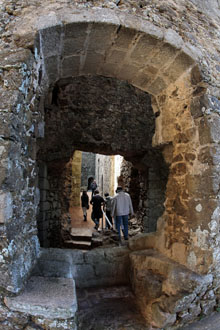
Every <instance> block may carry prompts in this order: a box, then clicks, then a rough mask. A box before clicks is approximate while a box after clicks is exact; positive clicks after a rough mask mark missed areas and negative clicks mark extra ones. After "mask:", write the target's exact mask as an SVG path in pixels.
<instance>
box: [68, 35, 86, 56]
mask: <svg viewBox="0 0 220 330" xmlns="http://www.w3.org/2000/svg"><path fill="white" fill-rule="evenodd" d="M85 38H86V35H84V36H82V37H77V38H74V39H72V38H71V39H70V38H68V39H64V45H63V56H64V57H67V56H71V55H80V54H83V52H84V43H85Z"/></svg>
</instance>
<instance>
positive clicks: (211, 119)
mask: <svg viewBox="0 0 220 330" xmlns="http://www.w3.org/2000/svg"><path fill="white" fill-rule="evenodd" d="M219 124H220V118H219V115H217V114H212V115H210V116H208V117H204V118H202V119H201V120H200V121H199V124H198V128H199V142H200V143H201V144H202V145H203V144H208V143H218V142H219V140H220V132H219V129H218V128H219Z"/></svg>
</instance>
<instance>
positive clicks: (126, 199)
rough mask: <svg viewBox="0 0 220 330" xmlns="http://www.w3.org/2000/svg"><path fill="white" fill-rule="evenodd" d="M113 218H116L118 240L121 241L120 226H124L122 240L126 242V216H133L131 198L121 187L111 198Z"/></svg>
mask: <svg viewBox="0 0 220 330" xmlns="http://www.w3.org/2000/svg"><path fill="white" fill-rule="evenodd" d="M111 214H112V216H113V217H116V229H117V232H118V236H119V240H121V224H122V223H123V226H124V231H123V234H124V239H125V240H128V216H129V214H131V215H133V214H134V210H133V205H132V201H131V197H130V195H129V194H128V193H126V192H124V191H123V189H122V187H118V188H117V194H116V196H114V197H113V198H112V211H111Z"/></svg>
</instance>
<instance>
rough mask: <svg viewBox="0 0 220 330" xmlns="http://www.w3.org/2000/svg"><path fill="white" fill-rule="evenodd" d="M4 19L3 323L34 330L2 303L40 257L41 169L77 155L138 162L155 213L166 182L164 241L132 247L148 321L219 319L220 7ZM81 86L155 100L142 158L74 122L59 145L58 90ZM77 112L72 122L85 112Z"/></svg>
mask: <svg viewBox="0 0 220 330" xmlns="http://www.w3.org/2000/svg"><path fill="white" fill-rule="evenodd" d="M0 9H1V11H0V12H1V13H0V17H1V18H0V20H1V27H0V34H1V41H0V45H1V52H0V90H1V123H0V184H1V191H0V206H1V208H0V236H1V240H0V242H1V244H0V248H1V254H0V286H1V322H2V324H4V325H7V326H8V328H9V329H15V328H17V329H19V326H20V325H19V322H21V323H20V324H22V327H25V324H28V321H27V320H28V317H27V316H25V315H24V314H19V317H18V318H17V314H16V313H15V314H13V313H12V312H11V311H10V310H9V309H8V308H7V307H6V306H5V304H4V297H5V296H8V295H10V294H12V295H13V294H18V293H19V292H20V290H22V289H23V287H24V286H25V283H26V280H27V279H28V277H29V276H30V273H31V270H32V269H33V267H34V265H35V263H36V261H37V258H38V256H39V252H40V246H39V239H38V231H37V215H38V214H39V202H40V194H41V195H42V190H43V191H47V192H48V193H50V186H49V184H48V181H47V180H44V181H43V182H41V181H40V180H38V177H39V163H40V164H41V165H42V162H43V168H44V169H45V173H46V169H47V167H48V166H49V162H51V161H53V162H55V161H56V162H63V163H67V162H68V160H69V159H70V157H71V155H72V153H73V151H74V150H76V149H79V150H82V151H91V150H94V151H95V152H99V153H105V151H106V150H107V151H106V152H107V153H108V154H112V155H113V154H116V153H117V152H119V153H120V154H122V155H123V154H124V155H125V158H126V155H128V160H131V161H133V162H135V161H136V163H137V164H138V165H137V166H138V168H139V169H140V170H141V171H143V173H145V182H144V183H143V184H145V185H146V187H148V183H149V182H153V184H151V185H150V187H151V188H150V190H149V191H148V193H147V194H146V199H145V200H144V201H143V203H145V206H146V207H148V208H152V207H155V200H154V199H153V201H154V202H153V203H152V202H151V200H152V195H153V196H154V195H155V190H156V188H157V186H158V185H160V182H161V180H162V182H163V184H164V182H165V181H166V187H165V188H166V189H165V192H164V196H165V198H164V205H163V206H164V209H162V211H163V212H162V214H160V217H159V219H158V220H157V230H156V232H154V233H147V234H143V235H141V236H140V237H138V238H135V239H133V240H132V241H131V242H130V243H129V247H130V250H131V251H133V252H131V254H130V267H131V272H130V276H131V283H132V286H133V290H134V292H135V294H136V299H137V302H138V304H139V305H140V308H141V312H142V314H143V315H144V316H145V318H146V320H147V321H148V322H150V323H151V324H153V325H155V326H157V327H159V328H166V327H168V328H169V329H171V328H172V327H173V328H175V327H178V326H180V325H181V324H184V323H187V322H189V321H191V320H193V319H196V318H197V317H199V316H201V315H204V314H205V315H206V314H209V313H211V312H212V311H213V310H214V308H216V307H217V306H218V304H219V292H220V290H219V288H220V278H219V271H218V270H219V264H220V260H219V255H220V247H219V241H220V235H219V212H220V205H219V185H220V182H219V178H220V175H219V158H220V149H219V141H220V130H219V122H220V117H219V114H220V75H219V72H220V65H219V62H220V61H219V59H220V38H219V37H220V8H219V1H217V0H207V1H205V0H204V1H203V0H178V1H177V0H169V1H159V0H145V1H144V0H143V1H132V0H128V1H123V0H121V1H99V0H97V1H96V0H94V1H69V0H56V1H55V0H54V1H53V0H52V1H49V0H44V1H43V0H42V1H41V0H34V1H28V2H27V1H22V0H20V1H19V0H18V1H13V0H11V1H10V0H1V1H0ZM81 76H94V77H95V76H102V77H103V78H102V79H104V78H105V77H106V78H113V79H117V80H120V81H126V82H127V83H128V84H130V85H132V86H134V87H135V88H138V89H140V90H142V91H144V92H146V93H147V94H149V95H150V97H151V106H152V109H153V112H154V125H155V131H154V134H153V137H152V139H151V141H150V143H149V138H150V134H149V132H148V131H147V130H146V132H145V134H146V145H144V147H143V148H141V149H140V145H138V144H137V145H136V146H135V145H130V144H128V145H124V144H122V142H121V141H120V139H116V138H115V135H114V132H112V140H111V139H110V140H109V138H108V139H105V136H100V137H99V139H98V140H96V139H93V138H90V139H89V141H88V140H87V141H84V140H83V134H82V131H81V130H80V129H79V127H80V125H81V124H82V122H81V121H80V120H79V119H77V121H74V120H73V118H72V120H73V121H71V123H73V125H71V126H68V125H66V124H64V122H63V121H62V120H60V122H59V121H58V123H59V130H58V132H59V134H55V135H50V130H49V128H50V125H48V123H47V121H46V115H47V113H46V109H48V104H50V105H52V104H53V105H54V103H53V102H54V96H55V95H56V86H57V84H58V85H59V83H60V82H61V81H64V80H65V81H66V85H70V83H71V81H72V79H73V78H74V79H77V78H79V79H81V78H80V77H81ZM66 102H68V99H66ZM122 107H123V104H122ZM52 108H53V107H52ZM68 108H69V109H70V107H68V104H67V109H68ZM72 110H73V109H72V108H71V112H68V111H67V117H68V116H69V117H70V118H71V116H73V117H74V116H76V114H77V111H78V110H79V107H78V108H77V107H76V109H75V111H76V112H74V111H73V112H72ZM83 110H84V109H83V108H82V109H81V111H82V112H83ZM56 111H58V109H57V108H56ZM113 111H114V108H113ZM56 115H57V116H59V111H58V112H57V114H56ZM114 115H115V113H114ZM67 117H66V118H67ZM51 118H53V113H52V114H51ZM56 118H58V117H56ZM60 118H61V119H62V116H61V112H60ZM84 119H85V118H84ZM150 120H152V117H151V118H150ZM55 123H57V121H56V120H55ZM50 124H52V122H51V123H50ZM122 124H123V121H122ZM52 131H56V127H53V128H52ZM52 131H51V132H52ZM76 132H77V134H74V133H76ZM125 133H126V132H125ZM48 136H49V137H51V139H50V140H48V139H47V137H48ZM128 141H131V139H130V140H129V135H128ZM50 146H56V148H50ZM57 146H59V148H58V147H57ZM44 148H45V149H44ZM47 149H48V150H49V151H48V154H47V157H43V156H42V155H45V153H44V150H47ZM54 151H55V152H54ZM129 157H132V159H130V158H129ZM149 159H150V161H149ZM164 163H165V164H166V176H167V177H166V180H165V181H164V176H165V175H164V172H163V170H162V169H163V168H164ZM158 164H159V166H157V165H158ZM160 164H163V166H162V168H161V167H160ZM41 168H42V167H41ZM45 175H46V174H44V178H45ZM42 185H43V186H42ZM153 198H154V197H153ZM41 221H42V222H43V221H44V219H41ZM82 276H83V274H82ZM177 279H178V280H177ZM154 287H157V288H158V289H157V291H156V292H155V291H154V290H153V289H152V288H154ZM149 288H151V289H149ZM149 290H151V291H149ZM146 296H147V297H148V299H145V297H146ZM143 301H144V304H143V303H142V302H143ZM22 322H23V323H22ZM25 322H26V323H25ZM42 322H43V321H42ZM45 322H46V321H45ZM48 324H50V322H49V323H48ZM63 324H64V323H63ZM62 326H63V325H62ZM62 326H61V328H62ZM63 327H64V326H63ZM20 328H21V326H20ZM48 328H52V325H48Z"/></svg>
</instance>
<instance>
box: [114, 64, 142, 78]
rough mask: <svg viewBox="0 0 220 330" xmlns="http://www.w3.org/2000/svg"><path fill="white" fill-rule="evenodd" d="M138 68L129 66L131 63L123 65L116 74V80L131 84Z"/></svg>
mask: <svg viewBox="0 0 220 330" xmlns="http://www.w3.org/2000/svg"><path fill="white" fill-rule="evenodd" d="M138 70H139V68H138V67H136V66H133V65H131V63H130V62H129V63H127V64H123V65H122V67H121V68H120V69H119V71H118V72H117V78H118V79H121V80H127V81H129V82H131V81H132V80H133V79H134V77H135V76H136V75H137V73H138Z"/></svg>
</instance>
